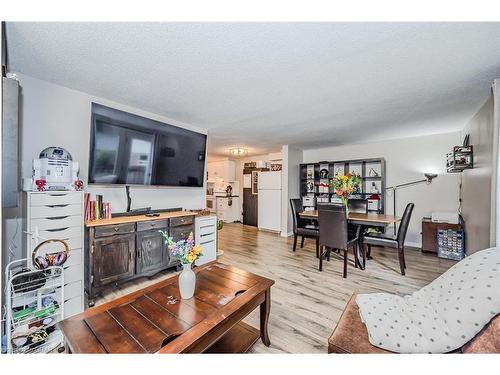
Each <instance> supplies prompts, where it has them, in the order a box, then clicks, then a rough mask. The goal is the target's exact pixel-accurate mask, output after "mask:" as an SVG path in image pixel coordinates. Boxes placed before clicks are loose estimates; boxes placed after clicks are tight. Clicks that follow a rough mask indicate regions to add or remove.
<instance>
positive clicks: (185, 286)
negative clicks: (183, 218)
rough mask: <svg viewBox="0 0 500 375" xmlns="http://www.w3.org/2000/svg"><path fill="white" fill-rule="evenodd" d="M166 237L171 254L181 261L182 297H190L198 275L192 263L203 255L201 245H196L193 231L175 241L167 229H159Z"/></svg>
mask: <svg viewBox="0 0 500 375" xmlns="http://www.w3.org/2000/svg"><path fill="white" fill-rule="evenodd" d="M159 232H160V233H161V235H162V236H163V238H164V239H165V244H166V245H167V247H168V250H169V252H170V254H171V255H173V256H175V257H176V258H177V259H179V260H180V261H181V264H182V272H181V274H180V275H179V292H180V294H181V298H182V299H189V298H191V297H193V295H194V289H195V286H196V275H195V273H194V272H193V269H192V264H193V263H194V262H195V261H196V259H198V258H199V257H200V256H202V255H203V253H202V248H201V246H200V245H195V243H194V239H193V233H192V232H191V233H190V234H189V237H188V238H187V239H185V240H179V241H177V242H175V241H174V239H173V238H172V237H170V236H169V235H168V233H166V232H165V231H162V230H160V231H159Z"/></svg>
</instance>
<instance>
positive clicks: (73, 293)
mask: <svg viewBox="0 0 500 375" xmlns="http://www.w3.org/2000/svg"><path fill="white" fill-rule="evenodd" d="M81 296H83V281H82V280H78V281H75V282H72V283H69V284H65V285H64V300H65V301H67V300H69V299H72V298H75V297H81Z"/></svg>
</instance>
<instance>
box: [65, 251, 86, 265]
mask: <svg viewBox="0 0 500 375" xmlns="http://www.w3.org/2000/svg"><path fill="white" fill-rule="evenodd" d="M78 264H83V252H82V249H73V250H70V252H69V257H68V259H67V260H66V262H64V267H69V266H76V265H78Z"/></svg>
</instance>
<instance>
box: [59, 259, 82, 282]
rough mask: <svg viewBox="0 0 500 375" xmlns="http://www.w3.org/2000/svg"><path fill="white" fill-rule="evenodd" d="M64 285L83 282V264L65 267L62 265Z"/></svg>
mask: <svg viewBox="0 0 500 375" xmlns="http://www.w3.org/2000/svg"><path fill="white" fill-rule="evenodd" d="M63 269H64V284H70V283H72V282H74V281H79V280H83V264H75V265H73V266H66V264H64V266H63Z"/></svg>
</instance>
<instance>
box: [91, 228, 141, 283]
mask: <svg viewBox="0 0 500 375" xmlns="http://www.w3.org/2000/svg"><path fill="white" fill-rule="evenodd" d="M92 252H93V270H94V272H93V275H92V276H91V282H92V284H93V285H94V286H97V287H99V286H105V285H108V284H110V283H114V282H117V281H119V280H123V279H127V278H129V277H130V276H132V275H134V273H135V265H134V255H135V235H134V234H119V235H113V236H109V237H102V238H96V239H95V241H94V245H93V251H92Z"/></svg>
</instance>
